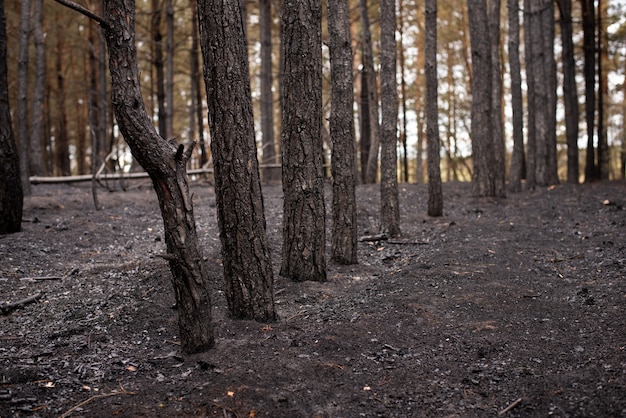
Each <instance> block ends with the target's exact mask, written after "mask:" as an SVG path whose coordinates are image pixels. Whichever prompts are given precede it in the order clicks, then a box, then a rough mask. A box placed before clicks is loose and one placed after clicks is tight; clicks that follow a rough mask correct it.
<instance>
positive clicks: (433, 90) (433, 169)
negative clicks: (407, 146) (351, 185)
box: [425, 0, 443, 216]
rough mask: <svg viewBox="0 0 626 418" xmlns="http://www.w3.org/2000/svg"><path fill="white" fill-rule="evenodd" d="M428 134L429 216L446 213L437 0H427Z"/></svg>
mask: <svg viewBox="0 0 626 418" xmlns="http://www.w3.org/2000/svg"><path fill="white" fill-rule="evenodd" d="M425 14H426V51H425V55H426V57H425V58H426V68H425V70H426V71H425V72H426V133H427V137H428V215H429V216H441V215H443V195H442V192H441V169H440V157H439V150H440V146H439V123H438V122H439V121H438V119H439V116H438V105H437V85H438V83H437V0H426V9H425Z"/></svg>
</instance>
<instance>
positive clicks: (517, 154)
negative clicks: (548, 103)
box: [507, 0, 525, 192]
mask: <svg viewBox="0 0 626 418" xmlns="http://www.w3.org/2000/svg"><path fill="white" fill-rule="evenodd" d="M507 7H508V17H509V41H508V46H509V69H510V74H511V108H512V111H513V120H512V122H513V124H512V125H513V150H512V153H511V166H510V168H509V190H510V191H512V192H519V191H521V190H522V178H523V177H524V166H525V164H524V107H523V106H524V105H523V99H522V77H521V63H520V58H519V43H520V23H519V0H507Z"/></svg>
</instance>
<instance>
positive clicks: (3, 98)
mask: <svg viewBox="0 0 626 418" xmlns="http://www.w3.org/2000/svg"><path fill="white" fill-rule="evenodd" d="M7 74H8V68H7V30H6V19H5V17H4V0H0V235H3V234H10V233H13V232H19V231H21V228H22V206H23V203H24V196H23V194H22V184H21V182H20V163H19V156H18V153H17V147H16V145H15V137H14V136H13V125H12V124H11V109H10V106H9V83H8V81H7ZM29 184H30V183H29Z"/></svg>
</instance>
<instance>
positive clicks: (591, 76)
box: [580, 0, 597, 182]
mask: <svg viewBox="0 0 626 418" xmlns="http://www.w3.org/2000/svg"><path fill="white" fill-rule="evenodd" d="M580 3H581V6H582V14H583V50H584V53H585V63H584V70H583V71H584V73H585V120H586V122H587V155H586V157H585V182H590V181H594V180H595V179H596V177H597V176H596V150H595V146H594V140H593V138H594V131H595V117H596V53H595V49H596V44H595V40H596V36H595V28H596V18H595V10H594V4H593V0H580Z"/></svg>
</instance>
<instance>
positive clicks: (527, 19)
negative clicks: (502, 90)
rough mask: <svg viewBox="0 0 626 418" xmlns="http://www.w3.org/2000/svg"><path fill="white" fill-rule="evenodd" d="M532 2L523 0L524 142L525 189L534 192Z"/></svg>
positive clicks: (534, 129) (535, 131)
mask: <svg viewBox="0 0 626 418" xmlns="http://www.w3.org/2000/svg"><path fill="white" fill-rule="evenodd" d="M531 3H532V0H524V8H523V10H524V60H525V64H526V86H527V87H526V90H527V93H526V96H527V97H526V103H527V108H528V119H527V123H528V127H527V134H526V135H527V141H526V188H527V189H528V190H534V189H535V186H536V185H537V181H536V175H535V168H536V155H535V154H536V149H537V125H536V123H535V120H536V119H537V116H536V115H537V108H536V107H535V102H536V98H535V96H536V95H537V93H536V88H535V84H536V80H537V79H540V76H539V75H538V74H535V71H536V70H535V69H534V68H533V65H534V63H533V41H532V26H531V21H532V19H533V17H532V14H531V7H532V6H531Z"/></svg>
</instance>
